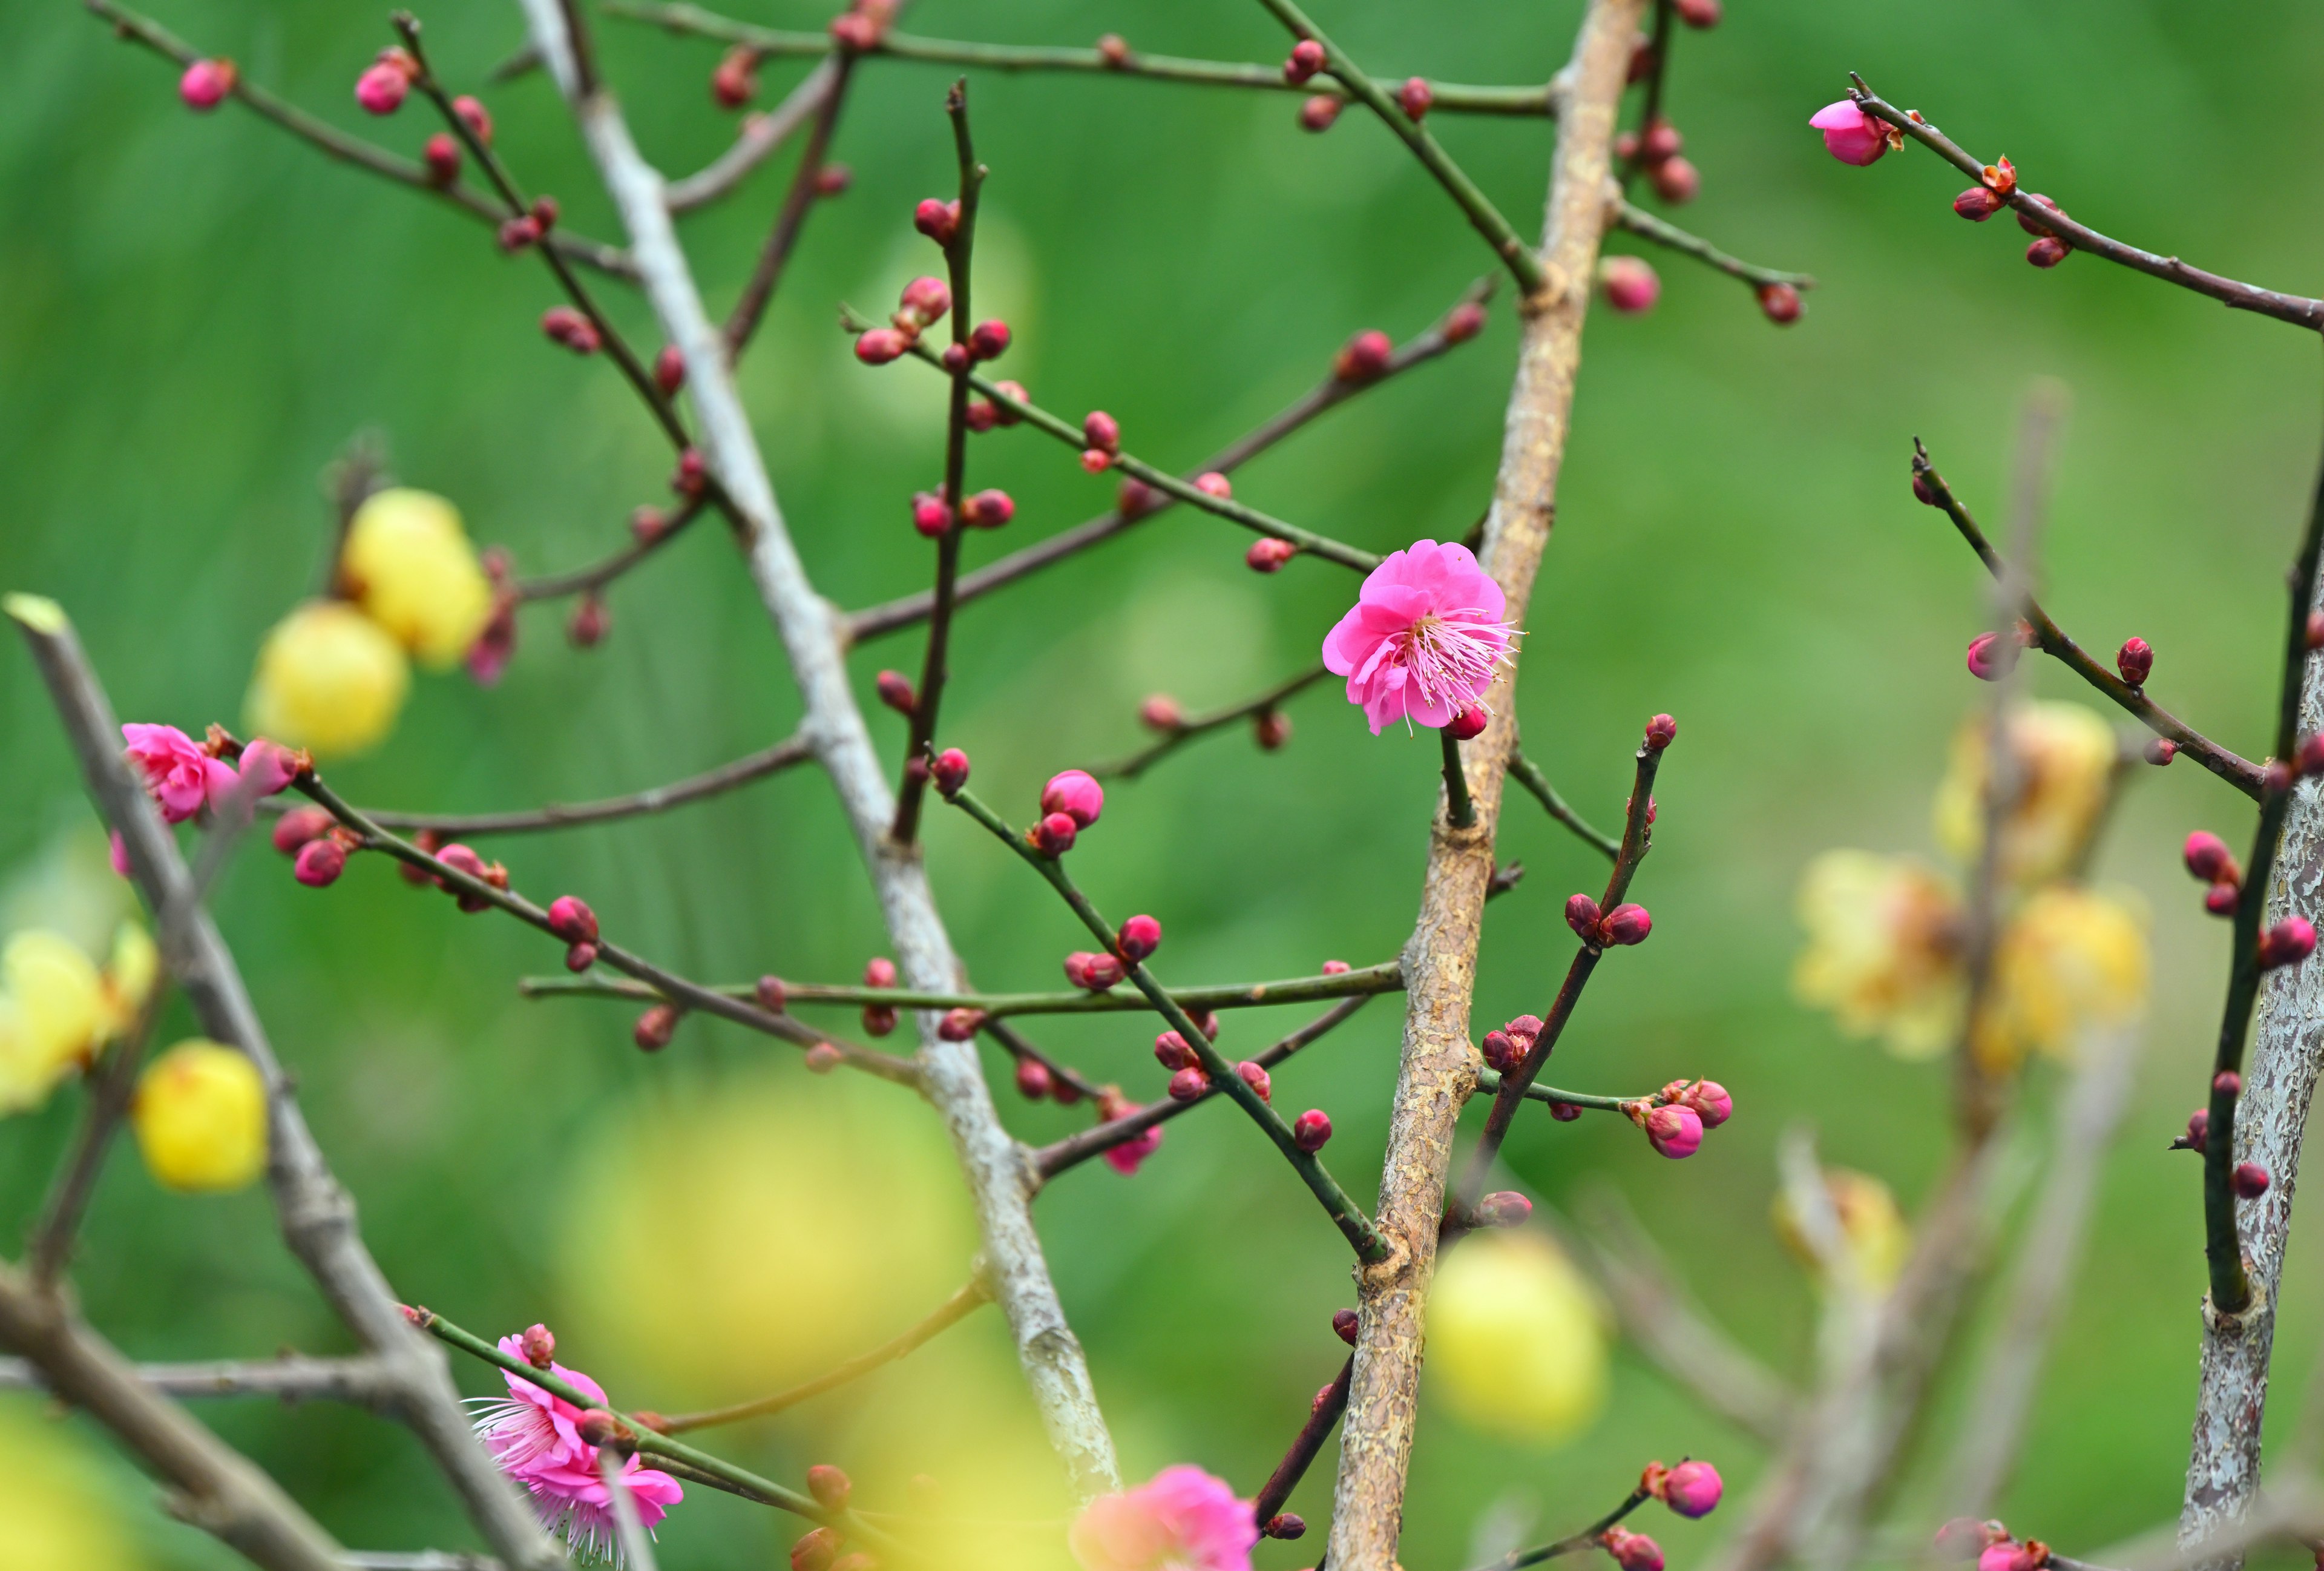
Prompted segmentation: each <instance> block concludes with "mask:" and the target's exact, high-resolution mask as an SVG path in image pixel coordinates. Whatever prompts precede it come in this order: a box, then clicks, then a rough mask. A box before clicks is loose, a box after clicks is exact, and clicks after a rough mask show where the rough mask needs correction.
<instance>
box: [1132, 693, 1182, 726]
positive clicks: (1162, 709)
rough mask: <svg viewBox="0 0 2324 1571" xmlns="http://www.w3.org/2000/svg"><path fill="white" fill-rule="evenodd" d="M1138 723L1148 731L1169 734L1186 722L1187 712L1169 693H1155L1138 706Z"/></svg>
mask: <svg viewBox="0 0 2324 1571" xmlns="http://www.w3.org/2000/svg"><path fill="white" fill-rule="evenodd" d="M1138 723H1139V725H1143V726H1145V727H1146V728H1147V729H1148V731H1159V732H1161V733H1162V734H1163V735H1169V734H1170V733H1171V732H1173V731H1176V730H1177V729H1178V728H1179V727H1180V726H1182V725H1185V723H1186V712H1185V710H1184V709H1182V708H1180V707H1178V700H1177V699H1176V698H1172V697H1171V696H1170V695H1169V694H1167V693H1155V694H1153V695H1151V696H1150V697H1148V698H1147V700H1146V701H1145V702H1144V703H1142V704H1140V705H1139V706H1138Z"/></svg>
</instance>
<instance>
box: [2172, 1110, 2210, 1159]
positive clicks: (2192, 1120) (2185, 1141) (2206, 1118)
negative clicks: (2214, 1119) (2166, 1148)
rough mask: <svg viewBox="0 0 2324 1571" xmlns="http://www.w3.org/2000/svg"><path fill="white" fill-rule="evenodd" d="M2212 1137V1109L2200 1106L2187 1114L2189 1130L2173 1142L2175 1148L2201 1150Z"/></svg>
mask: <svg viewBox="0 0 2324 1571" xmlns="http://www.w3.org/2000/svg"><path fill="white" fill-rule="evenodd" d="M2210 1138H2211V1110H2210V1109H2209V1108H2208V1107H2198V1108H2197V1109H2195V1111H2194V1112H2192V1113H2190V1114H2188V1115H2187V1132H2186V1133H2185V1134H2182V1135H2181V1136H2180V1137H2179V1138H2178V1139H2177V1140H2175V1141H2172V1147H2173V1149H2181V1148H2183V1149H2185V1150H2187V1151H2201V1150H2202V1149H2203V1145H2204V1142H2205V1141H2209V1139H2210Z"/></svg>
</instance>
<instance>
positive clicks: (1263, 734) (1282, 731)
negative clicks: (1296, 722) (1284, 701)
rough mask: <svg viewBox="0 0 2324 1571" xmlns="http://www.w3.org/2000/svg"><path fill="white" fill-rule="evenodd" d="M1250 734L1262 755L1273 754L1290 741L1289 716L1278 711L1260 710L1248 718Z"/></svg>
mask: <svg viewBox="0 0 2324 1571" xmlns="http://www.w3.org/2000/svg"><path fill="white" fill-rule="evenodd" d="M1250 734H1251V738H1252V740H1253V741H1255V742H1257V743H1258V744H1259V751H1260V752H1262V753H1273V752H1275V751H1276V750H1277V749H1278V748H1280V747H1281V746H1282V745H1283V744H1285V743H1286V742H1288V741H1290V740H1291V716H1288V715H1286V714H1285V713H1284V712H1283V711H1282V710H1280V709H1261V710H1260V711H1259V713H1258V714H1256V715H1253V716H1251V717H1250Z"/></svg>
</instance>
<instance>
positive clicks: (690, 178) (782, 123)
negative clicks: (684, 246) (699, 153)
mask: <svg viewBox="0 0 2324 1571" xmlns="http://www.w3.org/2000/svg"><path fill="white" fill-rule="evenodd" d="M825 42H828V40H826V41H825ZM838 76H839V58H838V56H837V55H836V54H835V53H834V54H832V55H829V56H826V57H825V60H823V63H822V64H820V65H818V66H816V68H815V69H813V70H811V71H809V72H808V73H807V78H806V79H805V80H803V81H801V82H800V83H799V85H798V87H796V88H792V89H791V90H790V93H789V96H788V97H785V98H784V99H783V101H782V102H781V103H779V104H778V105H776V106H774V107H773V108H772V109H770V110H769V111H768V112H767V113H766V114H764V115H751V116H745V117H744V118H743V121H742V132H741V134H739V135H737V136H736V137H735V138H734V143H733V146H731V147H729V148H727V150H726V151H725V152H722V153H720V154H719V155H718V156H717V157H716V158H715V159H712V160H711V161H710V162H708V163H706V164H705V165H704V166H703V167H702V168H700V169H698V170H696V171H695V172H694V173H692V174H690V175H687V176H686V177H685V178H684V179H683V180H672V181H670V182H669V186H668V188H667V189H666V190H665V192H664V194H663V198H662V199H663V202H664V203H665V205H667V206H668V207H669V210H670V211H671V212H673V213H690V212H692V211H694V209H696V208H701V207H706V206H708V205H709V204H710V203H712V202H715V201H716V200H717V199H719V198H721V197H723V196H725V195H726V194H727V193H728V192H730V191H732V190H733V189H736V188H737V187H738V186H740V185H741V184H742V180H743V177H744V176H746V175H748V174H749V173H750V172H751V171H752V170H754V169H756V168H758V167H759V165H761V164H762V163H764V162H766V161H767V160H768V159H769V158H770V157H771V156H772V155H773V154H774V152H775V150H776V149H777V148H779V147H780V146H782V144H783V143H786V142H788V141H789V140H790V139H791V137H792V136H793V135H795V134H797V133H798V129H799V127H800V126H802V125H806V124H807V122H808V121H809V120H810V119H812V118H813V117H814V116H815V115H816V111H817V110H819V109H820V108H821V107H822V106H823V101H824V97H825V95H826V94H828V93H829V92H830V91H831V87H832V83H833V82H834V81H835V80H837V79H838Z"/></svg>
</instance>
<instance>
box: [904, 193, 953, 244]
mask: <svg viewBox="0 0 2324 1571" xmlns="http://www.w3.org/2000/svg"><path fill="white" fill-rule="evenodd" d="M912 227H913V228H915V229H918V231H919V232H920V233H921V234H923V235H926V236H927V237H928V238H929V239H931V240H933V241H935V242H936V244H937V245H951V244H952V237H953V236H954V235H956V234H958V233H959V232H960V204H959V203H958V202H947V201H941V200H939V199H936V198H935V197H930V198H928V199H926V200H925V201H923V202H921V203H920V205H919V206H918V207H917V208H913V209H912Z"/></svg>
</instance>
